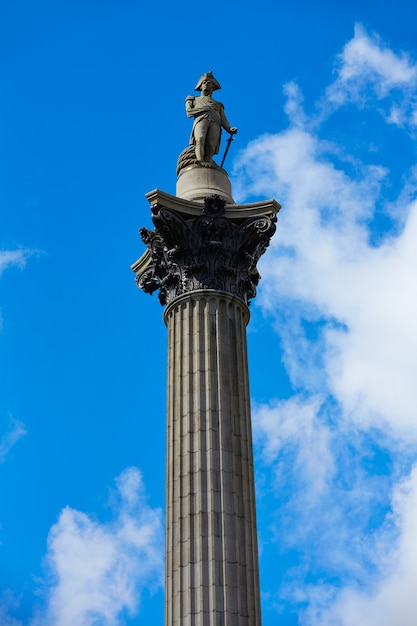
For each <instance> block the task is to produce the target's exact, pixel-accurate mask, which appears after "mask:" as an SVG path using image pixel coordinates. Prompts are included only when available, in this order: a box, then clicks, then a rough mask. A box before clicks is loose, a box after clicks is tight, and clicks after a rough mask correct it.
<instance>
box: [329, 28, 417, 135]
mask: <svg viewBox="0 0 417 626" xmlns="http://www.w3.org/2000/svg"><path fill="white" fill-rule="evenodd" d="M335 74H336V78H335V80H334V82H333V83H332V84H331V85H329V87H328V89H327V91H326V95H325V97H324V98H323V100H322V101H321V105H322V107H323V110H324V111H327V112H328V111H329V110H330V111H331V110H332V109H336V108H339V107H341V106H343V105H345V104H346V103H348V102H351V103H356V104H359V105H360V106H364V105H365V104H366V103H367V102H371V103H372V102H374V101H375V99H377V100H378V101H379V107H378V108H379V110H380V111H384V115H385V119H386V121H387V122H389V123H393V124H396V125H398V126H402V125H404V124H410V125H411V126H415V123H416V122H415V114H416V107H415V104H416V103H415V98H414V95H413V92H414V91H415V88H416V85H417V64H416V62H415V61H414V60H413V59H411V58H410V56H409V55H407V54H406V53H404V52H399V53H398V52H394V51H393V50H391V49H390V48H389V47H388V46H386V45H385V44H384V42H383V41H382V40H381V39H380V37H378V35H375V34H373V35H369V34H368V33H367V32H366V31H365V29H364V28H363V27H362V26H361V25H360V24H357V25H356V27H355V35H354V37H353V39H351V40H350V41H349V42H348V43H347V44H346V46H345V47H344V49H343V51H342V52H341V54H339V55H338V57H337V61H336V66H335ZM383 100H384V101H385V104H386V106H387V108H382V109H381V104H382V101H383Z"/></svg>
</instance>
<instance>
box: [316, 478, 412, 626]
mask: <svg viewBox="0 0 417 626" xmlns="http://www.w3.org/2000/svg"><path fill="white" fill-rule="evenodd" d="M390 521H391V522H392V525H393V527H392V528H389V529H387V530H385V529H384V530H383V531H382V532H381V536H380V537H379V545H378V543H376V546H377V559H378V560H379V566H380V571H381V573H382V576H381V579H380V580H379V581H378V583H377V584H372V582H371V583H370V584H369V583H368V585H367V586H366V588H365V589H364V588H363V587H362V588H358V587H347V588H345V589H343V590H342V591H341V592H340V593H339V594H337V595H336V597H335V598H333V599H332V602H331V607H330V608H328V598H326V596H325V595H324V594H323V593H321V594H320V592H319V593H318V594H317V593H316V592H315V591H313V595H312V597H311V599H310V600H311V607H310V609H309V611H308V612H307V615H306V616H305V624H308V625H309V626H357V625H358V624H363V625H364V626H392V625H393V624H396V625H398V626H414V624H415V623H416V618H417V598H416V590H415V585H416V580H417V537H416V528H417V468H414V469H413V471H412V472H411V474H410V476H409V477H408V478H407V479H406V480H404V481H403V482H401V483H400V484H399V485H398V486H397V489H396V491H395V493H394V497H393V514H392V520H390ZM393 535H394V536H395V535H398V536H399V539H398V541H397V542H393ZM323 600H324V602H323Z"/></svg>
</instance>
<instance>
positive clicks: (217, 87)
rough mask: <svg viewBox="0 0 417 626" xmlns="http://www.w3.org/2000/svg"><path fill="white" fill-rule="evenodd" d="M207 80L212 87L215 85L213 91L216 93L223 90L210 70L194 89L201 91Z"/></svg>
mask: <svg viewBox="0 0 417 626" xmlns="http://www.w3.org/2000/svg"><path fill="white" fill-rule="evenodd" d="M205 80H209V81H210V82H211V83H212V85H213V91H216V89H221V87H220V83H219V81H218V80H216V79H215V78H214V76H213V72H212V71H211V70H210V71H209V72H207V74H203V75H202V76H201V78H200V79H199V81H198V83H197V85H196V86H195V87H194V89H195V90H196V91H201V85H202V83H203V82H204V81H205Z"/></svg>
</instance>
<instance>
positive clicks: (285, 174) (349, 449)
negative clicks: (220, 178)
mask: <svg viewBox="0 0 417 626" xmlns="http://www.w3.org/2000/svg"><path fill="white" fill-rule="evenodd" d="M416 83H417V65H416V63H415V62H414V61H413V60H412V59H410V58H409V57H408V56H407V55H405V54H401V53H400V54H398V53H396V52H394V51H392V50H390V49H389V48H388V47H387V46H386V45H384V44H383V42H382V41H381V40H380V39H379V38H378V37H376V36H369V35H368V34H367V33H366V32H365V31H364V30H363V29H362V28H360V27H357V28H356V30H355V35H354V37H353V39H352V40H351V41H350V42H348V44H347V45H346V46H345V48H344V49H343V51H342V53H341V55H339V57H338V61H337V64H336V70H335V79H334V80H333V82H332V83H331V84H330V86H329V88H328V89H327V91H326V94H325V96H324V97H323V99H321V100H320V101H319V102H318V104H317V108H316V110H321V115H322V117H321V118H320V115H317V114H316V113H314V114H313V115H312V116H310V117H308V116H307V115H306V114H305V112H304V111H303V109H302V101H303V96H302V93H301V91H300V89H299V88H298V87H297V86H296V85H295V84H292V83H289V84H288V85H287V86H286V93H287V97H288V103H287V107H286V111H287V114H288V116H289V120H290V124H289V127H288V128H287V129H285V130H283V131H282V132H280V133H278V134H276V135H268V136H264V137H261V138H259V139H257V140H256V141H254V142H252V143H251V144H249V145H248V147H247V149H246V150H245V151H243V152H242V154H241V156H240V161H239V163H238V166H237V170H236V176H237V183H238V184H237V185H236V188H237V189H239V188H240V191H238V193H237V194H235V195H240V197H243V196H244V195H245V194H246V195H257V196H259V195H262V196H273V197H276V198H277V199H278V200H279V201H280V202H282V204H283V205H284V209H283V212H282V217H281V222H280V228H279V229H278V233H277V235H276V237H275V238H274V240H273V242H272V245H271V247H270V249H269V250H268V253H267V256H268V258H267V260H264V261H263V262H262V264H261V268H260V270H261V274H262V277H263V283H262V284H261V288H260V291H259V295H258V299H257V305H258V306H259V305H260V306H261V307H262V308H263V310H264V312H265V314H266V315H268V316H269V319H271V320H272V323H273V324H274V325H275V327H276V329H277V332H279V334H280V336H281V342H282V348H283V359H284V362H285V365H286V368H287V371H288V374H289V377H290V380H291V383H292V386H293V395H292V397H290V398H289V399H286V400H279V399H277V400H274V401H271V402H270V403H269V404H267V405H263V406H260V407H259V406H258V407H257V408H256V410H255V415H254V417H255V440H256V442H257V450H258V453H259V455H260V459H261V463H262V464H263V467H264V471H265V472H269V474H270V476H271V489H272V491H273V492H274V493H275V497H276V503H277V508H276V511H275V512H274V513H273V514H272V515H271V524H270V531H271V538H272V540H275V539H277V541H279V545H280V549H281V550H285V549H292V550H296V551H298V552H299V555H300V558H299V559H298V561H297V559H295V562H294V567H293V568H291V570H290V571H288V572H287V575H286V577H285V579H284V580H281V581H277V586H279V588H278V587H277V589H276V594H278V595H279V596H280V598H281V599H282V598H285V597H287V598H291V600H292V601H293V602H295V603H296V604H297V603H298V604H299V606H300V620H301V622H300V623H303V624H304V625H306V626H307V625H314V626H316V624H319V623H320V624H328V625H329V626H330V624H337V625H338V626H353V624H358V623H361V624H366V626H373V624H374V623H377V622H378V620H377V619H376V618H375V619H374V618H372V619H371V618H369V619H367V618H366V617H364V615H365V616H368V614H370V613H371V612H372V610H373V609H375V615H382V613H383V611H384V606H386V607H387V611H386V616H390V619H388V617H384V620H385V621H384V620H382V621H379V622H378V623H383V624H387V625H388V624H392V623H394V621H395V623H398V624H401V626H403V625H404V626H408V624H410V625H411V623H412V622H411V621H407V620H406V619H404V621H398V619H397V620H393V617H392V616H393V615H394V611H395V609H396V608H397V607H399V606H400V604H401V601H402V599H403V600H404V602H405V605H406V606H408V607H410V602H411V601H412V596H411V595H410V596H409V597H408V596H407V598H403V595H402V592H400V586H401V584H402V585H403V586H404V589H407V590H408V589H410V588H411V587H412V585H413V584H414V583H415V565H413V563H415V550H414V541H413V540H412V539H411V536H410V533H409V531H408V529H409V528H410V525H411V524H412V521H410V520H414V511H415V492H416V490H415V480H416V479H415V472H412V471H411V468H412V464H413V462H414V461H416V460H417V413H416V403H415V372H416V371H417V326H416V324H415V320H416V319H417V284H416V281H415V268H416V267H417V247H416V246H415V241H416V239H417V202H416V200H415V198H416V197H417V187H416V184H415V164H414V163H410V164H409V170H408V172H404V180H405V181H406V182H405V184H404V187H403V188H402V189H399V190H398V194H397V198H396V199H394V200H392V199H390V201H389V202H388V201H387V199H386V198H385V197H384V193H385V185H386V183H387V182H388V181H389V180H390V175H391V172H390V171H389V170H388V169H387V168H386V166H383V165H382V164H379V163H378V162H376V163H374V164H369V162H368V163H365V162H363V161H361V158H360V156H361V155H360V153H359V154H357V153H356V152H349V148H348V147H347V146H346V145H341V144H336V143H334V142H332V143H330V142H329V141H327V140H326V137H325V136H324V137H322V134H321V133H322V129H321V126H320V123H319V122H320V119H324V118H325V117H328V116H329V115H331V114H332V112H334V111H336V110H337V109H338V108H339V107H341V106H342V105H343V104H346V103H348V102H349V103H351V104H352V105H353V106H354V107H356V115H357V119H360V116H361V112H362V107H363V106H364V103H365V102H366V105H367V106H368V108H369V110H372V107H373V110H374V114H375V118H376V119H377V120H378V123H392V122H393V119H391V118H390V115H389V111H391V110H392V107H394V106H396V102H397V96H398V90H400V92H401V98H402V102H403V103H406V105H407V108H406V109H404V116H405V117H406V118H407V120H408V121H407V124H408V125H410V123H411V122H410V119H411V117H410V116H411V111H412V107H413V106H414V105H413V102H415V97H416ZM382 99H384V107H385V108H384V111H385V114H384V116H383V118H381V117H380V110H381V106H380V105H381V100H382ZM376 103H377V104H376ZM324 113H325V115H324ZM404 119H405V118H404ZM351 123H352V120H351ZM397 126H398V132H402V131H401V128H400V126H401V124H397ZM368 160H369V159H368ZM385 204H386V205H387V211H386V212H385V215H387V214H388V213H389V212H390V218H391V221H390V222H389V226H387V225H386V224H385V226H384V230H383V231H381V230H379V229H378V219H379V218H380V215H381V209H380V207H381V206H384V205H385ZM394 207H395V208H394ZM375 224H376V226H375ZM375 233H377V234H378V236H377V237H375ZM405 545H407V546H409V549H408V550H407V549H406V548H404V546H405ZM313 572H315V574H316V576H317V577H319V578H322V579H324V582H320V583H316V584H311V575H312V573H313ZM326 577H327V582H326ZM400 582H401V584H400ZM360 588H362V589H363V590H365V591H364V595H363V596H362V595H361V593H359V591H358V589H360ZM340 589H341V590H342V591H340ZM383 598H385V600H384V599H383ZM385 601H386V605H384V602H385ZM349 602H352V611H351V612H350V613H349V611H345V613H344V612H343V609H344V608H346V605H347V604H348V603H349ZM388 604H389V606H390V607H391V609H390V608H389V607H388ZM361 607H363V609H364V613H362V614H361ZM355 611H356V613H355ZM366 611H368V613H367V612H366ZM390 611H391V612H390ZM416 614H417V611H416V610H415V609H414V611H413V612H412V615H413V616H414V620H415V616H416ZM326 620H327V621H326Z"/></svg>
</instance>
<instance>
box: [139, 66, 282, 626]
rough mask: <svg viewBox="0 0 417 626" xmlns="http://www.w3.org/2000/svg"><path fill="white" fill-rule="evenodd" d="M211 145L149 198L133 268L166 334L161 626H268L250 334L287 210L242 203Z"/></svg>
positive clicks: (184, 161) (189, 155) (182, 162)
mask: <svg viewBox="0 0 417 626" xmlns="http://www.w3.org/2000/svg"><path fill="white" fill-rule="evenodd" d="M202 79H205V82H204V81H203V82H202ZM202 79H200V82H199V83H198V84H197V87H196V89H199V86H200V87H202V89H201V90H202V91H203V96H207V94H205V93H204V89H206V91H210V86H209V89H208V90H207V85H206V83H207V82H210V81H215V79H214V77H213V76H212V74H211V73H209V74H206V75H204V76H203V77H202ZM213 84H214V85H216V84H217V85H218V83H217V81H215V83H214V82H213ZM202 85H203V86H202ZM215 88H217V89H219V88H220V85H218V87H215ZM212 90H213V89H212ZM209 96H210V98H209V100H208V101H209V102H210V100H211V102H212V103H214V105H213V106H216V105H219V104H220V103H216V101H214V100H212V99H211V91H210V94H209ZM190 98H192V97H191V96H190V97H189V99H187V104H186V107H187V114H188V112H189V110H190V107H191V105H190ZM195 100H198V98H195ZM203 104H204V106H205V107H206V106H207V97H206V100H205V101H204V102H203ZM193 106H194V108H197V107H198V106H199V104H198V103H195V102H194V105H193ZM220 106H221V107H222V105H220ZM191 108H192V107H191ZM222 115H223V117H224V119H223V118H221V119H220V122H219V123H221V124H222V125H223V127H224V128H226V130H228V131H229V132H230V133H231V135H232V134H234V133H235V132H236V129H235V128H231V127H230V126H229V124H228V122H227V119H226V118H225V116H224V112H222ZM190 117H191V115H190ZM195 128H196V121H195V122H194V131H193V132H194V134H198V133H197V131H196V130H195ZM200 134H201V133H200ZM213 136H214V137H215V134H213ZM215 141H217V140H216V138H215ZM215 141H214V143H213V144H212V145H211V146H209V147H208V152H206V153H204V152H202V150H203V149H204V148H202V145H204V142H202V141H200V144H199V146H198V145H197V144H196V146H195V147H193V146H194V144H192V146H191V148H193V150H190V148H188V149H186V150H185V151H184V152H183V153H182V155H180V159H179V167H178V172H179V178H178V182H177V195H176V196H171V195H169V194H166V193H164V192H162V191H159V190H155V191H152V192H150V193H149V194H147V198H148V200H149V202H150V205H151V211H152V220H153V223H154V226H155V230H154V231H150V230H147V229H144V228H142V229H141V236H142V239H143V241H144V243H145V244H146V245H147V250H146V252H145V253H144V254H143V255H142V257H141V258H140V259H139V260H138V261H137V262H136V263H134V264H133V265H132V269H133V270H134V272H135V274H136V280H137V284H138V286H139V287H140V288H141V289H143V290H144V291H145V292H147V293H153V292H154V291H159V299H160V302H161V304H162V305H164V306H165V312H164V321H165V323H166V325H167V327H168V391H167V465H166V472H167V491H166V572H165V626H261V612H260V590H259V566H258V548H257V530H256V510H255V490H254V470H253V451H252V434H251V418H250V397H249V379H248V361H247V344H246V325H247V323H248V321H249V309H248V302H249V300H250V299H251V298H253V297H254V296H255V294H256V285H257V283H258V281H259V278H260V276H259V274H258V271H257V269H256V263H257V261H258V259H259V257H260V256H261V255H262V254H263V252H264V251H265V249H266V247H267V246H268V244H269V241H270V238H271V236H272V235H273V233H274V232H275V222H276V213H277V212H278V210H279V208H280V206H279V204H278V203H277V202H275V201H274V200H268V201H265V202H258V203H254V204H247V205H237V204H235V203H234V202H233V199H232V196H231V188H230V182H229V179H228V176H227V173H226V171H225V170H224V169H223V168H221V167H219V166H218V165H216V164H215V163H214V161H213V160H212V157H213V154H215V153H216V147H215V145H214V144H215ZM216 145H217V144H216ZM206 146H207V138H206ZM198 150H200V152H199V153H198ZM187 151H188V152H187ZM184 153H186V156H185V158H184ZM197 156H199V157H200V158H199V159H197ZM202 156H203V158H204V159H207V160H204V161H201V157H202Z"/></svg>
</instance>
